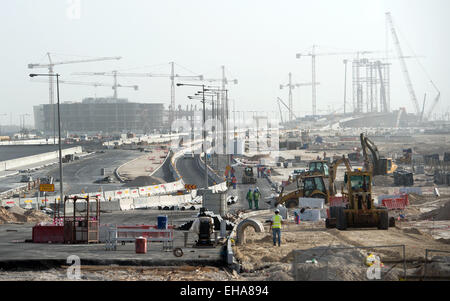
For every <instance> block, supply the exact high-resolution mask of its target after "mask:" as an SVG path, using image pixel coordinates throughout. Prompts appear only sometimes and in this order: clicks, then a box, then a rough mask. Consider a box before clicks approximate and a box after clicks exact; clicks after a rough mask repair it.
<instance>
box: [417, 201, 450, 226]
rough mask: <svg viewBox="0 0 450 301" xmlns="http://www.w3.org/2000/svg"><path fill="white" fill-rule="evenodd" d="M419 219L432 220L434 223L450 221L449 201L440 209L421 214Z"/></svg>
mask: <svg viewBox="0 0 450 301" xmlns="http://www.w3.org/2000/svg"><path fill="white" fill-rule="evenodd" d="M420 219H434V220H436V221H448V220H450V201H448V202H447V203H445V205H444V206H442V207H441V208H438V209H435V210H432V211H430V212H426V213H424V214H422V215H421V216H420Z"/></svg>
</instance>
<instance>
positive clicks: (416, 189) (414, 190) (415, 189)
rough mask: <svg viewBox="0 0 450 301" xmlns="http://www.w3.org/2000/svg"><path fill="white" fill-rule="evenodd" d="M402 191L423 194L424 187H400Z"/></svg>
mask: <svg viewBox="0 0 450 301" xmlns="http://www.w3.org/2000/svg"><path fill="white" fill-rule="evenodd" d="M399 191H400V193H406V194H408V193H415V194H418V195H422V188H421V187H400V189H399Z"/></svg>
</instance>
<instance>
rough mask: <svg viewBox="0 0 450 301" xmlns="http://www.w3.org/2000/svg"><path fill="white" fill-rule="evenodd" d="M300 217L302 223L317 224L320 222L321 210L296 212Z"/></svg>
mask: <svg viewBox="0 0 450 301" xmlns="http://www.w3.org/2000/svg"><path fill="white" fill-rule="evenodd" d="M295 211H296V212H297V214H299V215H300V220H301V221H310V222H315V221H319V220H320V209H306V210H305V211H304V212H303V213H300V210H299V209H297V210H295Z"/></svg>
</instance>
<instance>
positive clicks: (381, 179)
mask: <svg viewBox="0 0 450 301" xmlns="http://www.w3.org/2000/svg"><path fill="white" fill-rule="evenodd" d="M373 183H374V185H375V186H394V179H393V178H391V177H389V176H374V177H373Z"/></svg>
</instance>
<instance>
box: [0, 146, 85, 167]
mask: <svg viewBox="0 0 450 301" xmlns="http://www.w3.org/2000/svg"><path fill="white" fill-rule="evenodd" d="M61 152H62V155H63V156H65V155H69V154H77V153H81V152H83V150H82V148H81V146H76V147H71V148H66V149H63V150H62V151H61ZM58 158H59V151H53V152H47V153H43V154H38V155H34V156H27V157H22V158H17V159H12V160H6V161H2V162H0V171H4V170H8V169H16V168H19V167H21V166H26V165H32V164H37V163H40V162H44V161H50V160H54V159H58Z"/></svg>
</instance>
